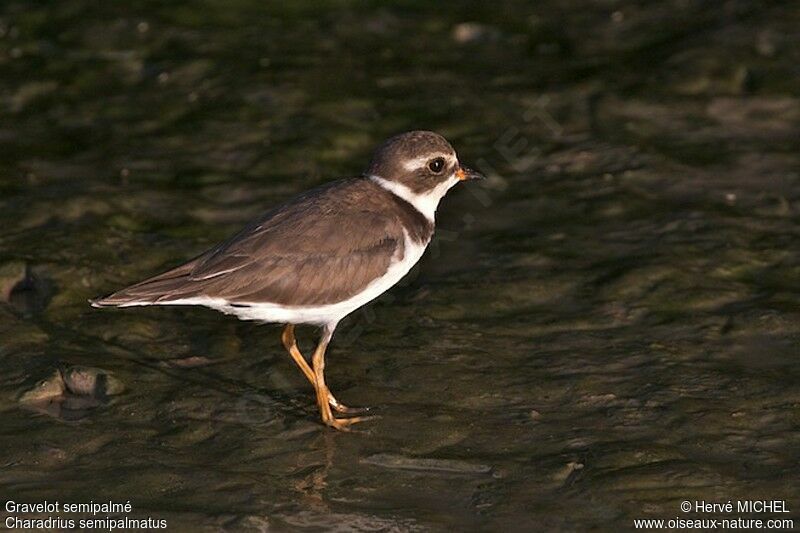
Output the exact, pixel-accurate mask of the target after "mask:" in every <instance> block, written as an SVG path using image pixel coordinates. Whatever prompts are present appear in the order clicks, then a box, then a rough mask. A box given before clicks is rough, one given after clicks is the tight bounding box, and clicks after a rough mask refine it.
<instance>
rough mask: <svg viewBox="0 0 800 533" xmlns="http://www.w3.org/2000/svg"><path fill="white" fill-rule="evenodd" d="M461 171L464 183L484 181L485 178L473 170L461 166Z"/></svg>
mask: <svg viewBox="0 0 800 533" xmlns="http://www.w3.org/2000/svg"><path fill="white" fill-rule="evenodd" d="M461 171H462V172H463V173H464V181H472V180H485V179H486V176H484V175H483V174H481V173H480V172H478V171H477V170H473V169H471V168H469V167H465V166H462V167H461Z"/></svg>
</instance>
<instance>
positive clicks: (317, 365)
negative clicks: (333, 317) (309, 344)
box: [312, 325, 373, 431]
mask: <svg viewBox="0 0 800 533" xmlns="http://www.w3.org/2000/svg"><path fill="white" fill-rule="evenodd" d="M335 327H336V326H335V325H333V326H325V328H324V329H323V330H322V338H321V339H320V340H319V344H318V345H317V349H316V350H314V357H313V359H312V362H313V364H314V377H315V378H316V381H315V383H314V388H315V389H316V391H317V407H319V413H320V415H321V416H322V421H323V422H324V423H325V424H327V425H329V426H331V427H332V428H335V429H338V430H340V431H346V430H348V429H349V428H350V426H351V425H352V424H355V423H357V422H363V421H364V420H369V419H370V418H373V417H371V416H356V417H353V418H334V416H333V413H331V402H330V398H331V392H330V390H328V386H327V385H325V350H327V348H328V343H329V342H330V340H331V337H332V336H333V329H334V328H335Z"/></svg>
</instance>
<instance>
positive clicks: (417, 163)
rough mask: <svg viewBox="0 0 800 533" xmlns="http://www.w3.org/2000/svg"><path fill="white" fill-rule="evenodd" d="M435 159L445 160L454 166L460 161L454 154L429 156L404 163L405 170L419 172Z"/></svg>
mask: <svg viewBox="0 0 800 533" xmlns="http://www.w3.org/2000/svg"><path fill="white" fill-rule="evenodd" d="M434 157H442V158H444V160H445V161H447V163H448V164H449V165H453V164H455V163H456V161H458V160H457V159H456V156H454V155H453V154H442V155H440V156H436V155H431V154H428V155H422V156H419V157H415V158H414V159H409V160H407V161H403V168H405V169H406V170H417V169H419V168H422V167H424V166H425V165H427V164H428V161H430V160H431V159H433V158H434Z"/></svg>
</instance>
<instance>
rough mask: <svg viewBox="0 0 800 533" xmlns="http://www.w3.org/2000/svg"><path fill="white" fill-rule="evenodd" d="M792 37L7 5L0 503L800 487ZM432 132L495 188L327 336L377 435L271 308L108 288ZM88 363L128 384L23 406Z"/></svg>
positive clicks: (280, 521)
mask: <svg viewBox="0 0 800 533" xmlns="http://www.w3.org/2000/svg"><path fill="white" fill-rule="evenodd" d="M467 23H470V24H467ZM797 28H800V12H799V11H798V10H797V9H796V7H795V6H794V5H793V4H791V3H780V2H774V3H772V2H770V3H761V2H747V1H732V2H724V3H714V5H712V4H707V3H701V2H691V1H674V2H659V3H647V4H643V3H639V2H632V1H626V0H622V1H619V2H605V3H597V2H585V1H583V2H582V1H571V2H555V1H546V2H537V3H536V4H535V5H529V4H528V3H525V2H516V1H505V2H493V3H490V4H486V5H483V4H480V3H477V2H456V3H452V4H448V7H446V8H445V7H442V6H434V5H432V4H429V3H427V2H415V1H409V2H402V3H400V4H399V5H397V6H396V7H386V6H383V5H382V4H381V3H378V2H330V3H317V2H292V3H290V5H264V3H263V2H255V1H252V0H237V1H235V2H213V1H204V2H195V3H189V2H161V1H155V0H154V1H148V2H140V3H138V4H137V7H130V6H123V5H121V4H120V3H116V2H107V3H97V2H88V1H83V0H74V1H71V2H60V3H46V4H36V5H33V4H31V3H29V2H23V1H14V0H12V1H9V2H4V3H3V5H2V7H0V69H2V71H3V76H2V78H0V273H2V277H0V295H2V296H3V299H4V300H8V301H7V302H3V303H1V304H0V370H2V376H3V377H2V380H0V409H2V417H3V424H2V429H0V434H2V437H1V438H0V450H2V455H1V456H2V469H0V488H2V494H3V495H4V496H5V499H15V500H16V501H31V502H33V501H41V500H45V499H48V500H59V499H60V500H62V501H88V500H96V501H101V500H114V501H122V502H124V501H127V500H130V501H131V502H132V503H133V506H134V508H135V510H136V512H135V513H134V514H135V515H141V516H147V515H151V516H154V517H158V518H164V519H167V520H168V523H169V525H170V526H171V527H174V528H176V529H177V530H181V529H187V528H190V527H196V526H197V525H201V526H202V527H203V528H205V529H207V530H219V529H220V528H223V529H231V530H250V531H257V530H264V529H267V528H272V529H277V530H285V529H298V530H300V529H304V530H328V529H336V530H361V531H383V530H390V531H416V530H424V531H444V530H454V529H455V530H459V529H465V528H468V529H474V528H479V529H483V530H497V529H506V530H512V531H514V530H525V529H528V530H530V529H531V528H536V529H538V530H543V529H547V530H585V529H588V528H597V529H601V530H606V529H608V530H614V529H618V528H630V527H631V525H632V520H633V519H634V518H648V517H650V518H673V517H675V516H677V515H680V514H681V513H680V512H679V510H678V504H679V503H680V501H682V500H691V501H694V500H709V501H720V502H726V501H728V500H737V499H750V498H763V499H782V500H787V502H788V505H789V508H790V509H791V510H792V511H795V510H796V507H797V506H800V497H798V496H800V491H799V490H798V483H797V478H798V476H797V473H798V466H799V465H798V454H797V450H798V449H800V431H798V428H799V427H800V419H799V418H798V413H799V412H800V411H798V405H800V394H799V393H798V390H799V389H798V387H797V383H798V379H799V378H800V359H798V356H800V353H799V352H798V340H800V326H799V324H800V320H799V319H800V305H799V304H798V302H799V301H800V300H799V299H798V298H799V297H800V266H798V265H799V264H800V263H798V259H800V258H799V257H798V255H799V254H798V237H799V235H798V225H797V223H798V212H800V211H799V210H800V175H799V174H798V172H799V171H800V158H798V153H799V151H798V150H799V149H800V99H798V97H797V94H798V90H799V89H800V86H798V79H799V78H798V71H797V65H798V64H800V47H798V46H797V44H798V37H799V35H798V29H797ZM417 128H427V129H435V130H437V131H439V132H441V133H443V134H444V135H446V136H447V137H448V138H449V139H451V140H452V141H453V143H454V144H455V146H456V148H457V150H458V151H459V153H460V155H461V158H462V159H463V160H464V161H465V162H467V163H472V164H473V165H475V166H477V167H478V168H480V169H481V170H483V171H485V172H486V173H488V174H489V175H490V176H491V179H490V180H488V181H487V182H486V183H485V185H483V186H480V187H472V188H470V187H469V186H468V185H465V186H461V187H459V188H458V189H457V190H454V191H453V192H452V193H451V194H450V195H449V196H448V198H446V200H445V201H444V203H443V206H442V207H441V209H440V212H439V214H438V234H437V238H436V241H435V242H434V243H433V245H432V247H431V249H430V250H429V252H428V253H427V255H426V256H425V258H424V259H423V260H422V262H421V264H420V265H419V267H418V268H417V269H415V270H414V271H413V273H412V274H411V275H410V276H409V277H408V278H407V279H406V280H405V281H404V282H403V283H402V284H401V285H400V286H399V287H396V288H395V289H393V290H392V291H390V292H389V293H388V294H387V295H385V296H384V297H382V298H380V299H379V300H378V301H376V302H375V303H374V304H373V305H371V306H369V307H368V308H366V309H365V310H362V311H359V312H357V313H355V314H354V315H353V316H352V317H350V318H349V319H348V320H347V321H346V322H345V323H343V324H342V325H341V327H340V329H339V330H338V332H337V336H336V338H335V340H334V343H333V345H332V349H331V351H330V353H329V359H328V361H329V363H328V380H329V383H330V384H331V387H332V390H333V391H334V392H335V393H336V394H337V396H338V397H339V398H340V399H341V400H342V401H344V402H345V403H348V404H352V405H369V406H374V407H376V410H377V412H378V413H379V414H380V415H381V418H380V419H379V420H376V421H372V422H368V423H365V424H362V425H360V426H358V427H357V429H358V431H357V432H353V433H349V434H344V433H342V434H340V433H335V432H332V431H329V430H326V429H324V428H322V427H321V426H320V425H319V424H318V422H317V413H316V408H315V406H314V403H313V398H312V395H311V390H310V387H309V386H308V384H307V383H306V382H305V379H304V378H303V376H302V374H301V373H300V372H299V371H298V370H297V369H296V368H295V367H294V365H293V364H292V362H291V360H290V359H289V358H288V357H287V355H286V354H285V352H284V351H283V349H282V347H281V346H280V342H279V329H278V328H276V327H273V326H264V327H260V326H257V325H254V324H249V323H239V322H236V321H235V320H234V319H232V318H231V317H225V316H222V315H219V314H216V313H214V312H212V311H208V310H203V309H165V308H161V309H128V310H118V311H117V310H110V311H109V310H103V311H98V310H94V309H91V308H89V307H88V305H87V303H86V301H87V299H88V298H91V297H96V296H98V295H100V294H104V293H107V292H110V291H112V290H114V289H117V288H120V287H121V286H124V285H126V284H128V283H130V282H133V281H137V280H139V279H141V278H143V277H145V276H148V275H151V274H153V273H155V272H158V271H160V270H162V269H165V268H168V267H170V266H173V265H175V264H177V263H179V262H180V261H183V260H185V259H187V258H189V257H191V256H193V255H194V254H197V253H199V252H200V251H203V250H204V249H206V248H207V247H209V246H211V245H213V244H214V243H215V242H217V241H218V240H220V239H222V238H225V237H226V236H228V235H229V234H231V233H232V232H234V231H236V230H237V229H238V228H239V227H240V226H241V225H242V224H244V223H245V222H246V221H247V220H248V219H249V218H250V217H252V216H254V215H256V214H258V213H259V212H261V211H263V210H265V209H266V208H268V207H270V206H272V205H275V204H276V203H278V202H280V201H282V200H284V199H286V198H289V197H290V196H291V195H293V194H296V193H298V192H301V191H303V190H306V189H308V188H310V187H313V186H315V185H317V184H320V183H323V182H325V181H326V180H328V179H331V178H334V177H339V176H345V175H352V174H356V173H359V172H361V171H362V170H363V168H364V166H365V164H366V161H367V157H368V155H369V153H370V151H371V149H372V148H373V147H374V146H375V145H376V144H377V143H378V142H380V141H381V140H382V139H383V138H385V137H386V136H388V135H391V134H394V133H397V132H399V131H404V130H408V129H417ZM26 269H27V271H28V274H27V279H28V282H27V283H23V284H22V285H18V284H17V281H19V280H20V279H23V277H24V273H25V270H26ZM15 287H16V289H15V290H12V289H14V288H15ZM25 287H27V288H26V289H25V290H23V289H24V288H25ZM9 293H10V294H9ZM299 335H300V338H301V346H302V348H303V349H305V350H310V349H311V347H312V345H313V340H314V338H315V336H316V332H315V331H314V330H313V329H311V328H301V329H300V330H299ZM187 358H194V359H188V360H187ZM72 366H84V367H95V368H101V369H103V370H104V371H106V372H110V373H113V375H114V376H115V377H116V378H118V379H119V380H120V381H121V382H122V383H123V384H124V386H125V391H124V392H123V393H122V394H115V395H112V396H109V397H108V398H106V399H104V400H103V401H102V402H99V403H97V404H88V405H87V404H84V403H80V402H78V403H71V404H64V405H59V406H57V408H53V409H50V410H49V411H47V412H42V411H41V410H38V411H37V410H32V409H30V408H28V407H25V406H24V405H22V404H20V402H19V401H18V395H19V394H20V393H21V392H22V391H24V390H27V389H30V388H31V387H33V386H34V384H35V383H36V382H37V381H39V380H41V379H44V378H47V377H48V376H50V375H51V374H52V373H53V371H54V370H55V369H57V368H59V367H62V368H63V367H66V368H69V367H72ZM682 516H684V517H687V518H688V517H698V516H697V515H693V514H690V515H682ZM790 516H791V515H790ZM762 517H764V516H763V515H762Z"/></svg>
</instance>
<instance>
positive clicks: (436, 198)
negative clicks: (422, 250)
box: [369, 174, 458, 222]
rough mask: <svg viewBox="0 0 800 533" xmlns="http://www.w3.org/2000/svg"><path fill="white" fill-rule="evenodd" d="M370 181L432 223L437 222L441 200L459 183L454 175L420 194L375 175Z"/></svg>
mask: <svg viewBox="0 0 800 533" xmlns="http://www.w3.org/2000/svg"><path fill="white" fill-rule="evenodd" d="M369 179H371V180H372V181H374V182H375V183H377V184H378V185H380V186H381V187H383V188H384V189H386V190H387V191H389V192H391V193H392V194H394V195H396V196H399V197H400V198H402V199H403V200H405V201H406V202H408V203H410V204H411V205H413V206H414V209H416V210H417V211H419V212H420V213H422V214H423V215H424V216H425V218H427V219H428V220H429V221H431V222H435V220H436V208H437V207H439V202H440V201H441V199H442V198H444V195H445V194H447V191H449V190H450V188H451V187H452V186H453V185H455V184H456V183H458V178H457V177H456V176H455V174H453V175H452V176H450V177H449V178H447V179H446V180H444V181H443V182H441V183H440V184H439V185H437V186H436V187H435V188H434V189H431V190H430V191H426V192H424V193H421V194H418V193H415V192H414V191H412V190H411V189H409V188H408V187H406V186H405V185H403V184H402V183H397V182H394V181H389V180H386V179H383V178H382V177H380V176H374V175H373V176H370V177H369Z"/></svg>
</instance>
